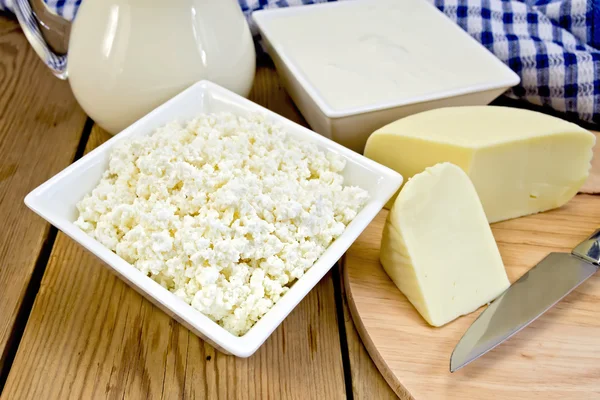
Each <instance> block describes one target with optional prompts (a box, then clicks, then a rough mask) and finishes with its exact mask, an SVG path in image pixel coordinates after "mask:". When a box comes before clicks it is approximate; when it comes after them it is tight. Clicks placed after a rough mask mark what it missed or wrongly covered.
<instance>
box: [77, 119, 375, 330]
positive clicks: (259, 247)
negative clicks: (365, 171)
mask: <svg viewBox="0 0 600 400" xmlns="http://www.w3.org/2000/svg"><path fill="white" fill-rule="evenodd" d="M344 166H345V160H344V159H343V158H341V157H340V156H338V155H336V154H335V153H325V152H323V151H321V150H319V149H318V148H317V147H316V146H315V145H314V144H311V143H305V142H300V141H297V140H295V139H292V138H289V137H287V136H286V134H285V132H284V131H282V130H281V128H280V127H278V126H274V125H272V124H270V123H268V122H267V121H265V119H264V118H263V117H262V116H260V115H253V116H251V117H249V118H242V117H237V116H234V115H232V114H229V113H222V114H211V115H202V116H200V117H199V118H197V119H194V120H192V121H190V122H188V123H187V124H185V125H181V124H178V123H170V124H168V125H166V126H164V127H162V128H160V129H158V130H157V131H156V132H155V133H154V134H152V135H150V136H147V137H143V138H139V139H135V140H130V141H125V142H124V143H122V144H121V145H118V146H117V147H116V148H115V149H114V150H113V152H112V154H111V156H110V162H109V168H108V170H107V171H106V172H105V174H104V176H103V177H102V180H101V181H100V183H99V185H98V186H97V187H96V188H95V189H94V190H93V191H92V193H91V194H89V195H87V196H86V197H85V198H84V199H83V200H81V201H80V202H79V203H78V204H77V208H78V210H79V218H78V219H77V221H76V225H77V226H79V227H80V228H81V229H82V230H83V231H85V232H86V233H88V234H89V235H90V236H92V237H94V238H95V239H96V240H98V241H99V242H101V243H102V244H103V245H105V246H106V247H108V248H109V249H111V250H112V251H114V252H115V253H116V254H118V255H119V256H120V257H122V258H123V259H125V260H126V261H128V262H129V263H131V264H132V265H133V266H135V267H136V268H137V269H139V270H140V271H142V272H143V273H145V274H147V275H148V276H149V277H151V278H152V279H154V280H155V281H156V282H158V283H160V284H161V285H162V286H163V287H165V288H166V289H168V290H170V291H171V292H173V293H175V295H177V296H179V297H180V298H181V299H183V300H184V301H186V302H187V303H189V304H191V306H192V307H194V308H195V309H197V310H199V311H200V312H202V313H204V314H205V315H207V316H208V317H210V318H211V319H212V320H213V321H215V322H217V323H219V324H220V325H221V326H223V327H224V328H225V329H227V330H228V331H230V332H231V333H233V334H234V335H238V336H239V335H243V334H244V333H246V332H247V331H248V330H249V329H250V328H251V327H252V326H253V324H254V323H255V322H256V321H257V320H259V319H260V318H261V317H262V316H263V315H264V314H265V313H266V312H267V311H268V310H269V309H270V308H271V307H272V306H273V305H274V304H275V303H276V302H277V301H278V300H279V299H280V298H281V296H283V295H284V294H285V293H286V291H287V290H289V288H290V286H291V285H292V283H293V282H294V281H295V280H296V279H298V278H300V277H302V275H303V274H304V273H305V272H306V271H307V270H308V269H309V268H310V267H311V266H312V265H313V264H314V262H315V261H316V260H317V259H318V258H319V257H320V256H321V254H322V253H323V252H324V251H325V250H326V249H327V247H328V246H329V245H330V244H331V243H332V241H334V240H335V239H336V238H337V237H339V236H340V235H341V234H342V233H343V232H344V229H345V228H346V225H347V224H348V223H349V222H350V221H351V220H352V219H353V218H354V217H355V216H356V214H357V213H358V211H359V210H360V209H361V208H362V206H363V205H364V204H365V202H366V200H367V198H368V195H367V192H366V191H364V190H363V189H360V188H358V187H351V186H343V177H342V175H341V174H340V172H341V171H342V170H343V169H344Z"/></svg>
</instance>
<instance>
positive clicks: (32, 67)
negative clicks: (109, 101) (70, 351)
mask: <svg viewBox="0 0 600 400" xmlns="http://www.w3.org/2000/svg"><path fill="white" fill-rule="evenodd" d="M85 121H86V116H85V114H84V113H83V111H82V110H81V109H80V108H79V106H78V105H77V103H76V101H75V99H74V97H73V95H72V94H71V90H70V88H69V85H68V83H67V82H64V81H60V80H59V79H57V78H55V77H54V76H52V74H51V73H50V71H49V70H48V69H47V68H46V66H45V65H44V64H43V63H42V62H41V61H40V60H39V58H38V56H37V55H36V54H35V53H34V51H33V50H32V49H31V46H30V45H29V43H28V42H27V40H26V39H25V36H24V35H23V33H22V32H21V31H20V29H19V28H18V24H17V23H16V22H15V21H14V20H11V19H8V18H5V17H2V16H0V205H1V206H0V221H2V225H3V227H2V229H1V230H0V293H1V295H0V371H1V370H2V367H3V365H4V362H5V359H6V357H7V354H8V348H9V346H8V343H9V341H11V340H12V339H11V338H14V337H13V332H14V331H13V330H14V327H15V322H16V320H17V316H18V313H19V310H20V307H21V305H22V304H23V299H24V297H25V294H26V291H27V290H26V289H27V286H28V284H29V282H30V278H31V276H32V273H33V271H34V268H35V265H36V260H37V259H38V256H39V255H40V251H41V249H42V247H43V245H44V241H45V240H46V238H47V236H48V232H49V225H48V224H47V223H46V222H45V221H43V220H42V219H41V218H39V217H37V216H36V215H34V213H32V212H31V211H29V210H28V209H27V208H26V207H25V205H24V204H23V198H24V197H25V195H26V194H27V193H28V192H29V191H31V190H32V189H33V188H35V187H36V186H38V185H39V184H41V183H42V182H43V181H45V180H46V179H48V178H50V177H51V176H52V175H54V174H55V173H57V172H58V171H60V170H61V169H62V168H64V167H66V166H67V165H68V164H69V163H70V162H71V161H72V160H73V157H74V156H75V152H76V150H77V146H78V144H79V140H80V136H81V133H82V131H83V127H84V124H85ZM46 256H47V254H46ZM23 322H24V321H23ZM0 375H1V374H0ZM0 379H2V377H1V376H0ZM1 384H2V382H0V386H1Z"/></svg>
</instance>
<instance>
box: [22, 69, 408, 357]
mask: <svg viewBox="0 0 600 400" xmlns="http://www.w3.org/2000/svg"><path fill="white" fill-rule="evenodd" d="M194 90H203V91H210V92H214V93H218V94H222V95H225V96H227V97H228V98H230V99H231V98H233V99H234V100H235V102H237V103H238V104H240V105H242V106H245V107H247V108H249V109H251V110H255V111H256V112H260V113H263V114H264V115H266V116H267V117H269V118H270V119H271V120H275V122H276V123H279V124H281V125H283V126H286V125H287V126H288V127H290V126H291V127H293V129H299V130H301V131H302V132H303V133H305V134H307V135H308V136H310V137H311V139H312V140H313V141H316V142H320V143H321V144H322V145H323V146H326V147H327V148H328V149H329V150H331V151H336V152H338V153H340V154H342V155H344V156H345V157H346V158H347V159H352V160H353V161H355V162H357V163H358V164H360V165H361V166H363V167H364V168H365V169H366V170H371V171H376V172H377V174H378V176H379V177H380V178H381V179H385V180H386V183H389V185H390V190H389V192H390V195H389V198H391V196H392V195H393V194H394V193H395V192H396V190H397V189H398V188H399V187H400V185H401V184H402V181H403V177H402V176H401V175H400V174H398V173H397V172H395V171H393V170H391V169H389V168H387V167H385V166H383V165H381V164H378V163H376V162H375V161H373V160H370V159H368V158H366V157H364V156H362V155H360V154H358V153H356V152H354V151H352V150H350V149H348V148H346V147H344V146H342V145H340V144H338V143H336V142H334V141H332V140H330V139H327V138H325V137H323V136H321V135H319V134H318V133H316V132H314V131H311V130H310V129H308V128H306V127H304V126H302V125H300V124H298V123H296V122H294V121H291V120H289V119H287V118H285V117H283V116H281V115H279V114H277V113H275V112H273V111H271V110H269V109H267V108H265V107H263V106H261V105H259V104H256V103H254V102H252V101H250V100H248V99H245V98H243V97H242V96H239V95H237V94H235V93H233V92H231V91H229V90H227V89H225V88H223V87H221V86H219V85H217V84H215V83H213V82H211V81H208V80H201V81H199V82H197V83H195V84H193V85H191V86H190V87H188V88H187V89H185V90H183V91H182V92H181V93H179V94H177V95H176V96H174V97H173V98H171V99H170V100H168V101H167V102H165V103H163V104H162V105H160V106H158V107H157V108H156V109H154V110H153V111H151V112H150V113H148V114H147V115H145V116H144V117H142V118H140V119H139V120H137V121H136V122H134V123H133V124H132V125H130V126H129V127H127V128H125V129H124V130H123V131H121V133H119V134H118V135H115V136H113V137H112V138H111V139H109V140H107V141H106V142H104V143H103V144H101V145H100V146H98V147H96V148H95V149H93V150H92V151H90V152H89V153H87V154H86V155H84V156H83V157H81V158H80V159H79V160H77V161H75V162H74V163H72V164H70V165H69V166H67V167H66V168H64V169H63V170H62V171H60V172H59V173H57V174H56V175H54V176H53V177H51V178H50V179H48V180H47V181H46V182H44V183H42V184H41V185H40V186H38V187H37V188H35V189H34V190H32V191H31V192H30V193H29V194H28V195H27V196H26V197H25V199H24V202H25V204H26V205H27V207H29V208H30V209H31V210H32V211H34V212H35V213H36V214H38V215H39V216H41V217H42V218H44V219H45V220H47V221H48V222H50V223H51V224H52V225H54V226H55V227H56V228H58V229H59V230H61V231H62V232H63V233H65V234H66V235H67V236H69V237H70V238H71V239H73V240H74V241H75V242H77V243H79V244H80V245H81V246H83V247H84V248H85V249H86V250H87V251H89V252H91V253H92V254H94V255H95V256H96V257H98V258H99V259H100V260H102V261H103V262H104V263H105V264H106V267H108V268H110V269H112V270H114V271H115V272H117V273H118V275H120V276H119V278H120V279H123V277H125V278H126V279H125V283H126V284H127V285H128V286H132V285H131V283H133V284H134V289H135V286H137V287H139V288H140V289H141V290H143V291H144V292H145V294H143V295H144V297H145V296H150V297H151V298H152V299H153V300H155V301H157V302H159V303H160V304H161V305H162V306H163V307H165V308H166V309H168V310H169V312H170V313H173V314H175V315H176V316H177V317H179V318H181V319H183V322H184V323H186V324H189V325H190V326H191V327H192V328H193V329H195V330H197V331H198V332H200V333H201V334H202V335H204V336H205V337H206V338H207V339H208V340H210V341H212V342H213V343H215V344H216V345H217V346H218V347H220V348H222V349H224V350H225V351H226V352H229V353H231V354H233V355H235V356H238V357H249V356H251V355H252V354H253V353H254V352H255V351H256V350H257V349H258V348H259V347H260V346H261V345H262V344H263V343H264V342H265V341H266V340H267V339H268V338H269V337H270V335H271V334H272V333H273V331H274V330H275V329H276V328H278V327H279V325H281V323H282V321H283V319H285V318H286V317H287V316H288V315H289V313H291V312H292V311H293V310H294V309H295V308H296V306H297V304H298V303H299V302H300V301H302V300H303V299H304V298H305V297H306V294H307V293H308V292H309V291H310V290H312V289H313V288H314V287H315V286H316V285H317V284H318V283H319V281H320V280H321V279H322V277H323V276H324V275H325V274H326V273H327V272H328V271H329V270H330V269H331V267H332V266H333V265H335V260H334V261H333V263H332V264H331V266H329V267H327V268H323V270H319V269H317V268H312V267H311V268H310V269H309V270H308V271H307V272H306V273H305V275H304V276H303V277H302V278H304V277H307V279H305V280H303V279H302V278H300V279H299V280H297V281H296V282H295V284H294V286H292V288H293V287H295V286H299V287H301V288H303V290H302V292H299V293H297V296H296V297H292V296H288V297H287V298H286V296H283V297H282V298H281V300H279V301H278V302H277V303H276V304H275V305H274V306H273V307H272V308H271V309H270V310H269V311H268V312H267V313H266V314H265V315H264V316H263V317H262V318H261V319H260V320H259V321H258V322H256V323H255V324H254V326H253V327H252V328H251V329H250V330H249V331H248V332H247V333H246V334H244V335H243V336H235V335H233V334H231V333H230V332H229V331H227V330H226V329H224V328H223V327H221V326H220V325H218V324H217V323H216V322H214V321H212V320H211V319H210V318H209V317H207V316H206V315H204V314H202V313H201V312H199V311H197V310H195V309H194V308H193V307H192V306H191V305H189V304H187V303H185V302H184V301H183V300H181V299H179V298H178V297H177V296H175V295H174V294H173V293H171V292H169V291H168V290H167V289H165V288H163V287H162V286H160V285H159V284H158V283H157V282H155V281H154V280H152V279H151V278H149V277H147V276H146V275H144V274H143V273H142V272H141V271H139V270H138V269H136V268H134V267H133V266H132V265H131V264H129V263H128V262H126V261H125V260H123V259H122V258H121V257H119V256H118V255H117V254H116V253H114V252H112V251H111V250H109V249H108V248H106V247H104V246H103V245H102V244H101V243H100V242H98V241H96V240H95V239H93V238H92V237H90V236H88V235H87V234H86V233H85V232H83V231H82V230H81V229H79V228H78V227H77V226H75V225H74V223H73V222H72V221H68V220H66V219H64V218H62V217H58V216H56V215H53V214H52V212H46V211H45V210H44V204H43V203H40V199H39V198H40V196H42V195H43V193H44V192H45V191H46V190H49V189H50V188H52V187H53V185H54V184H55V183H56V182H58V181H59V180H61V179H62V178H63V177H65V176H66V175H68V174H70V173H71V172H73V171H75V170H76V169H78V168H79V167H84V166H85V164H86V163H87V162H91V160H93V159H94V157H97V155H98V154H99V153H102V152H107V151H109V150H108V147H109V146H111V144H113V143H114V141H118V140H124V139H126V138H127V137H129V136H130V135H131V134H134V133H135V132H136V130H137V128H138V126H140V125H142V124H144V123H145V122H146V121H147V120H149V119H152V118H153V116H155V115H158V114H160V113H161V110H162V109H163V108H164V107H166V106H167V105H169V104H170V103H174V102H177V101H178V98H179V97H181V96H184V95H185V94H186V93H188V92H190V91H194ZM392 189H393V190H392ZM389 198H387V199H384V198H382V199H380V200H376V201H371V200H370V201H369V202H368V203H367V205H365V207H363V209H362V210H361V211H360V212H359V214H358V215H357V216H356V217H355V219H354V220H353V221H356V220H359V216H361V215H362V216H363V218H361V219H362V220H363V221H362V223H360V225H358V226H355V228H356V229H354V230H350V229H348V228H347V229H346V231H344V233H343V234H342V236H340V238H338V239H337V241H339V242H342V241H346V239H349V237H353V239H351V240H350V243H349V244H348V245H347V247H346V249H347V248H348V247H349V246H350V244H351V243H353V242H354V241H355V240H356V238H357V237H358V235H360V233H361V232H362V231H363V230H364V229H365V228H366V226H367V225H368V224H369V223H370V222H371V221H372V220H373V218H375V216H376V215H377V213H378V212H379V211H380V210H381V209H382V208H383V205H384V204H385V203H386V202H387V200H389ZM334 243H336V242H334ZM331 246H333V244H332V245H331ZM331 246H330V248H331ZM341 246H343V245H341ZM345 251H346V250H344V251H342V252H341V253H339V254H337V253H336V254H333V253H329V256H328V257H327V258H328V259H333V258H336V260H337V259H339V258H341V257H342V256H343V254H344V253H345ZM326 254H328V253H325V254H324V255H326ZM324 255H322V256H321V257H320V258H319V259H318V260H317V261H316V262H315V264H314V265H313V267H314V266H315V265H317V263H319V262H320V261H321V260H322V259H323V257H324ZM325 261H327V260H325ZM311 272H312V274H311ZM309 274H310V275H309ZM309 279H310V280H309ZM128 281H131V283H129V282H128ZM300 282H302V284H301V285H298V283H300ZM299 290H300V289H298V291H299ZM288 293H289V292H288ZM275 313H276V314H277V315H276V314H275ZM269 315H273V317H271V318H267V317H268V316H269ZM171 317H173V316H171ZM275 318H276V319H277V322H276V323H272V324H271V325H267V323H268V322H269V321H270V319H275ZM261 322H263V323H261ZM257 328H258V329H257Z"/></svg>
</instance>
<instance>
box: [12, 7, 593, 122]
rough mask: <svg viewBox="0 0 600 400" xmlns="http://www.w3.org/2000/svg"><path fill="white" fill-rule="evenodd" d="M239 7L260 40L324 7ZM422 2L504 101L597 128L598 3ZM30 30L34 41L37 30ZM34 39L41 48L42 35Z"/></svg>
mask: <svg viewBox="0 0 600 400" xmlns="http://www.w3.org/2000/svg"><path fill="white" fill-rule="evenodd" d="M44 1H45V2H46V4H47V5H48V7H49V8H50V9H51V10H54V11H55V13H56V14H58V15H61V16H64V17H65V18H67V19H72V18H73V17H74V16H75V14H76V12H77V7H78V6H79V4H80V2H81V0H44ZM238 1H239V3H240V6H241V8H242V11H243V12H244V14H245V15H246V17H247V18H248V22H249V23H250V28H251V30H252V33H253V35H255V37H256V38H257V40H260V38H259V37H258V31H257V29H256V25H255V24H254V21H253V20H252V12H253V11H256V10H259V9H265V8H279V7H291V6H300V5H305V4H314V3H322V2H326V1H328V0H238ZM329 1H331V0H329ZM333 1H335V0H333ZM427 1H430V2H432V3H433V4H434V5H435V6H436V7H437V8H438V9H440V10H441V11H443V12H444V13H445V14H446V16H448V17H449V18H450V19H452V20H453V21H454V22H456V23H457V24H458V25H459V26H460V27H461V28H462V29H464V30H465V31H467V32H468V33H469V34H470V35H471V36H473V37H474V38H475V39H476V40H478V41H479V42H480V43H482V44H483V45H484V46H485V47H486V48H488V49H489V50H490V51H491V52H492V53H494V54H495V55H496V56H497V57H498V58H499V59H501V60H502V61H503V62H504V63H505V64H506V65H508V66H509V67H510V68H511V69H512V70H513V71H515V72H516V73H517V74H519V76H520V77H521V83H520V84H519V85H518V86H515V87H514V88H512V89H510V90H509V91H508V92H506V93H505V95H506V96H508V97H510V98H514V99H522V100H526V101H528V102H530V103H532V104H535V105H539V106H542V107H546V108H549V109H553V110H555V111H559V112H562V113H565V114H566V115H567V116H568V117H570V118H578V119H580V120H583V121H586V122H590V123H596V124H600V0H427ZM3 8H4V9H8V10H11V11H13V12H15V13H16V14H17V17H18V18H19V22H20V23H21V25H23V24H24V23H25V24H27V25H28V26H31V25H35V24H34V19H33V17H32V16H31V9H30V7H29V4H28V1H27V0H0V10H2V9H3ZM33 29H34V32H35V31H37V32H38V34H39V30H38V29H37V27H36V26H34V27H33ZM307 29H309V27H307ZM30 36H31V35H28V38H29V39H30V41H32V38H31V37H30ZM34 36H35V35H34ZM33 39H34V40H36V39H38V40H41V35H40V36H39V38H35V37H34V38H33ZM35 47H36V46H34V48H35ZM43 48H44V49H45V50H44V49H42V50H39V49H36V51H38V54H40V55H41V56H42V58H43V59H44V60H46V62H47V64H49V66H50V67H51V68H53V69H55V70H57V69H58V70H60V69H61V68H62V69H64V62H65V60H64V58H61V57H60V56H58V57H57V56H55V55H52V54H51V53H50V52H49V50H47V48H45V45H43Z"/></svg>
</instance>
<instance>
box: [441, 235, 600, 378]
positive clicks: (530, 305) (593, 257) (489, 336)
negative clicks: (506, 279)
mask: <svg viewBox="0 0 600 400" xmlns="http://www.w3.org/2000/svg"><path fill="white" fill-rule="evenodd" d="M599 264H600V229H598V230H597V231H596V232H594V234H592V236H590V237H589V238H587V239H586V240H584V241H583V242H582V243H580V244H579V245H578V246H577V247H575V248H574V249H573V251H571V253H570V254H569V253H550V254H549V255H548V256H546V258H544V259H543V260H542V261H540V262H539V263H538V264H537V265H536V266H535V267H533V268H532V269H531V270H529V272H527V273H526V274H525V275H523V276H522V277H521V278H520V279H519V280H518V281H516V282H515V283H513V284H512V285H511V286H510V287H509V288H508V289H506V291H505V292H504V293H502V294H501V295H500V296H499V297H498V298H496V299H495V300H494V301H493V302H492V303H491V304H490V305H489V306H488V308H487V309H485V310H484V311H483V312H482V313H481V314H480V315H479V317H478V318H477V319H476V320H475V321H474V322H473V324H472V325H471V326H470V327H469V329H467V331H466V332H465V334H464V335H463V337H462V338H461V339H460V341H459V342H458V344H457V345H456V347H455V348H454V351H453V352H452V356H451V357H450V372H455V371H457V370H458V369H460V368H462V367H464V366H465V365H467V364H469V363H470V362H472V361H474V360H476V359H477V358H479V357H481V356H482V355H484V354H485V353H487V352H488V351H490V350H492V349H493V348H494V347H496V346H498V345H499V344H501V343H502V342H504V341H505V340H507V339H508V338H510V337H511V336H513V335H514V334H515V333H517V332H519V331H520V330H521V329H523V328H525V327H526V326H527V325H529V324H530V323H532V322H533V321H535V320H536V319H537V318H538V317H539V316H540V315H542V314H543V313H545V312H546V311H548V310H549V309H550V308H551V307H552V306H553V305H555V304H556V303H558V302H559V301H560V300H561V299H562V298H563V297H565V296H566V295H567V294H569V293H570V292H571V291H572V290H573V289H575V288H576V287H577V286H579V285H580V284H581V283H583V282H584V281H585V280H586V279H588V278H589V277H590V276H592V275H594V273H595V272H596V271H598V269H599V268H600V265H599Z"/></svg>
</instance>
